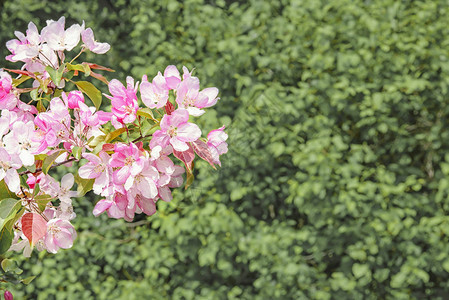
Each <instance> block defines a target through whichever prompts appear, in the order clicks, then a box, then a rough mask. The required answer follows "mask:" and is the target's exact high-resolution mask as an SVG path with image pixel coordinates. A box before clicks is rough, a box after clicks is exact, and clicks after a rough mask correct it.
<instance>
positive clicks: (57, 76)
mask: <svg viewBox="0 0 449 300" xmlns="http://www.w3.org/2000/svg"><path fill="white" fill-rule="evenodd" d="M64 69H65V65H61V66H59V68H58V69H57V70H55V69H53V68H52V67H50V66H47V67H45V71H47V73H48V74H49V75H50V77H51V80H53V82H54V83H55V85H56V86H59V83H60V82H61V79H62V74H63V73H64Z"/></svg>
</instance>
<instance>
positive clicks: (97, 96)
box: [75, 81, 101, 110]
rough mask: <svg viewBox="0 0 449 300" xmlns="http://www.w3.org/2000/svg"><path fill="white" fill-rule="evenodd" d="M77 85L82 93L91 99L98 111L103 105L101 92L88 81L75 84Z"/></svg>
mask: <svg viewBox="0 0 449 300" xmlns="http://www.w3.org/2000/svg"><path fill="white" fill-rule="evenodd" d="M75 84H76V86H77V87H78V89H79V90H80V91H81V92H83V93H84V94H86V95H87V96H88V97H89V98H90V100H92V102H93V104H94V105H95V107H96V108H97V110H98V109H99V108H100V105H101V92H100V91H99V90H98V89H97V88H96V87H95V86H94V85H93V84H92V83H90V82H88V81H78V82H75Z"/></svg>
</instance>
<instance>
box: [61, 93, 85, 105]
mask: <svg viewBox="0 0 449 300" xmlns="http://www.w3.org/2000/svg"><path fill="white" fill-rule="evenodd" d="M62 99H63V100H64V102H65V103H66V104H67V107H68V108H71V109H74V108H79V103H80V102H81V103H84V95H83V93H82V92H80V91H72V92H70V93H69V94H68V95H67V94H66V93H64V92H63V93H62Z"/></svg>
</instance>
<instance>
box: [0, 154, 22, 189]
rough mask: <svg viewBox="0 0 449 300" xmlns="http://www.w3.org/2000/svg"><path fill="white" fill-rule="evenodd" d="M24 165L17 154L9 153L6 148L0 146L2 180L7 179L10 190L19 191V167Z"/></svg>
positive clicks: (0, 176)
mask: <svg viewBox="0 0 449 300" xmlns="http://www.w3.org/2000/svg"><path fill="white" fill-rule="evenodd" d="M20 167H22V164H21V162H20V158H19V156H18V155H17V154H11V155H10V154H9V153H8V152H7V151H6V150H5V149H4V148H0V180H5V183H6V185H7V186H8V188H9V190H10V191H11V192H13V193H17V192H19V190H20V178H19V174H18V173H17V169H19V168H20Z"/></svg>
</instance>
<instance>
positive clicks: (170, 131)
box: [167, 126, 178, 137]
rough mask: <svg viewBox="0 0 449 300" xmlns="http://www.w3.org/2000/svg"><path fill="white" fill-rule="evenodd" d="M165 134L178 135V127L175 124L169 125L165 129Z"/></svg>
mask: <svg viewBox="0 0 449 300" xmlns="http://www.w3.org/2000/svg"><path fill="white" fill-rule="evenodd" d="M167 134H168V135H169V136H170V137H175V136H177V135H178V128H176V127H175V126H170V127H169V128H168V130H167Z"/></svg>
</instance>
